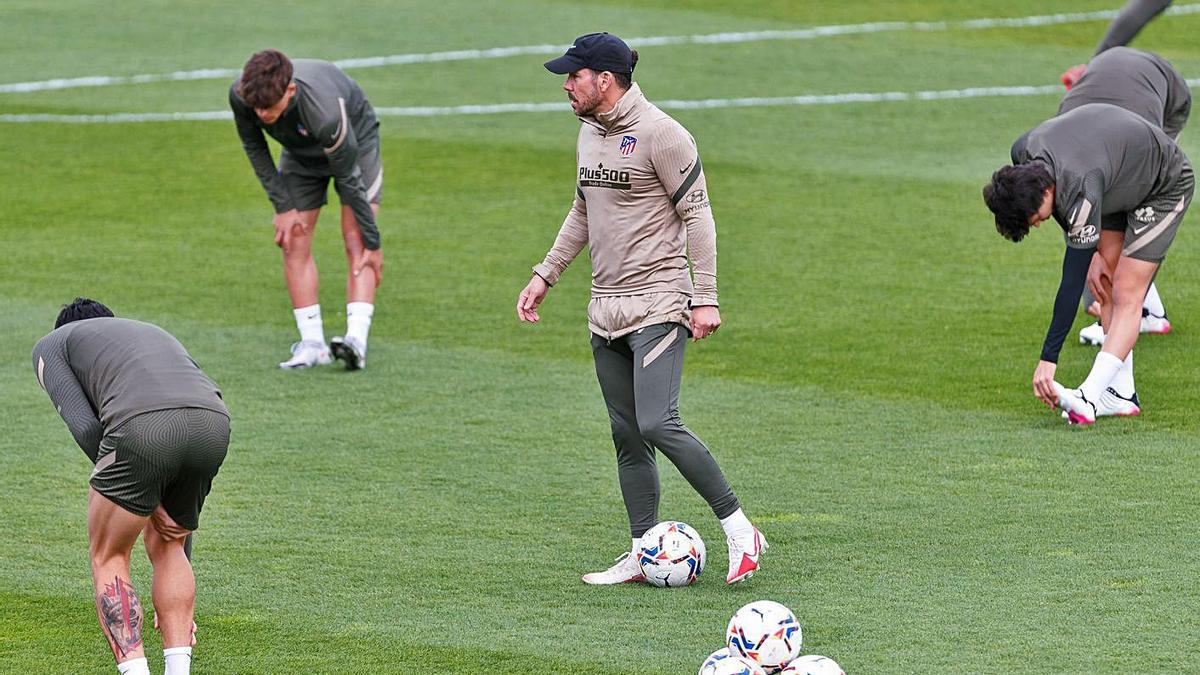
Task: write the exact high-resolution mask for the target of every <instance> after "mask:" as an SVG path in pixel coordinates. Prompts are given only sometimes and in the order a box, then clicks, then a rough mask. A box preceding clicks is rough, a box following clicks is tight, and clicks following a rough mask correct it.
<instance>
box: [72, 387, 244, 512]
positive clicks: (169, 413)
mask: <svg viewBox="0 0 1200 675" xmlns="http://www.w3.org/2000/svg"><path fill="white" fill-rule="evenodd" d="M228 448H229V418H228V417H227V416H225V415H224V414H222V413H219V412H216V411H214V410H205V409H203V408H173V409H168V410H156V411H154V412H147V413H142V414H140V415H137V416H134V417H131V418H129V419H128V420H126V421H125V422H123V423H121V424H120V425H119V426H118V427H117V428H115V429H113V430H111V431H108V432H106V433H105V434H104V438H103V439H101V440H100V454H99V455H98V456H97V459H96V467H95V469H93V470H92V479H91V485H92V487H93V488H95V489H96V492H99V493H100V494H102V495H104V496H105V497H107V498H108V499H110V500H112V501H113V502H115V503H116V504H117V505H118V506H120V507H121V508H123V509H125V510H126V511H129V512H130V513H134V514H137V515H139V516H148V515H150V514H151V513H153V512H154V509H155V508H157V507H158V505H159V504H162V506H163V508H164V509H166V511H167V513H168V514H170V516H171V517H172V518H174V519H175V522H177V523H179V524H180V525H181V526H183V527H185V528H187V529H189V530H194V529H196V528H197V527H199V525H200V510H201V509H202V508H203V507H204V498H205V497H206V496H208V491H209V490H210V489H211V488H212V481H213V477H214V476H216V475H217V470H218V469H219V468H220V467H221V462H223V461H224V460H225V453H226V451H227V450H228Z"/></svg>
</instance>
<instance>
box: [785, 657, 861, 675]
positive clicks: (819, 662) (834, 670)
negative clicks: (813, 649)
mask: <svg viewBox="0 0 1200 675" xmlns="http://www.w3.org/2000/svg"><path fill="white" fill-rule="evenodd" d="M779 675H846V671H844V670H842V667H841V666H839V665H838V664H837V661H834V660H833V659H831V658H829V657H828V656H817V655H816V654H809V655H807V656H801V657H800V658H798V659H796V660H795V661H792V662H791V663H789V664H788V667H787V668H784V669H783V670H781V671H780V672H779Z"/></svg>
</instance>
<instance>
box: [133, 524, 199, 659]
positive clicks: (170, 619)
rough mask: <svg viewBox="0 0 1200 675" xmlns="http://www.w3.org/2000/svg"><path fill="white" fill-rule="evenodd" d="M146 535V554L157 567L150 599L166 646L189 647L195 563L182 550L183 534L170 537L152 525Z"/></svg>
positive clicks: (193, 606)
mask: <svg viewBox="0 0 1200 675" xmlns="http://www.w3.org/2000/svg"><path fill="white" fill-rule="evenodd" d="M167 517H168V518H169V517H170V516H167ZM185 536H186V535H185ZM144 538H145V544H146V555H148V556H149V557H150V564H151V565H153V566H154V587H153V589H152V590H151V598H152V599H153V601H154V613H155V614H156V615H157V618H158V630H159V631H160V632H161V633H162V639H163V647H189V646H191V644H192V620H193V613H194V611H195V607H196V578H195V576H194V575H193V574H192V564H191V563H190V562H188V559H187V556H186V555H184V553H183V537H177V538H169V537H167V536H166V535H164V534H163V533H161V532H159V531H158V529H157V528H155V527H154V525H153V524H149V525H147V526H146V528H145V531H144Z"/></svg>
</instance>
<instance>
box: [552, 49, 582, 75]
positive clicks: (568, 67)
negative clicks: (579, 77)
mask: <svg viewBox="0 0 1200 675" xmlns="http://www.w3.org/2000/svg"><path fill="white" fill-rule="evenodd" d="M545 66H546V70H548V71H550V72H552V73H554V74H556V75H566V74H568V73H573V72H575V71H577V70H580V69H583V68H586V67H587V65H586V64H585V63H584V62H583V61H582V60H581V59H578V58H576V57H574V56H571V55H570V54H563V55H562V56H560V57H558V58H557V59H551V60H550V61H547V62H546V63H545Z"/></svg>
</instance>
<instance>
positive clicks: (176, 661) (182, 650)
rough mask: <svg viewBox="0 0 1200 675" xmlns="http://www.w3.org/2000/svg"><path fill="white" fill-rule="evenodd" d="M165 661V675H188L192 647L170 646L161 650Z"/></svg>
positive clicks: (190, 670)
mask: <svg viewBox="0 0 1200 675" xmlns="http://www.w3.org/2000/svg"><path fill="white" fill-rule="evenodd" d="M163 658H164V659H166V661H167V672H166V675H189V673H191V672H192V648H191V647H170V648H167V649H164V650H163Z"/></svg>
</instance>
